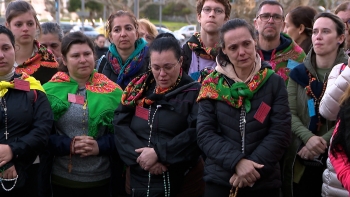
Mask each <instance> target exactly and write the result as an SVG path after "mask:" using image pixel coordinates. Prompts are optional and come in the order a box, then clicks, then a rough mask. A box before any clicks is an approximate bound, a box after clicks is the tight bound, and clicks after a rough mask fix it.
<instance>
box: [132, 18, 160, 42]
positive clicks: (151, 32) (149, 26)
mask: <svg viewBox="0 0 350 197" xmlns="http://www.w3.org/2000/svg"><path fill="white" fill-rule="evenodd" d="M137 22H138V23H139V26H140V25H142V26H144V27H145V28H146V31H147V32H148V34H149V35H150V36H152V37H153V39H154V38H155V37H156V36H157V35H158V30H157V28H156V26H155V25H153V23H151V21H149V20H148V19H146V18H141V19H139V20H138V21H137Z"/></svg>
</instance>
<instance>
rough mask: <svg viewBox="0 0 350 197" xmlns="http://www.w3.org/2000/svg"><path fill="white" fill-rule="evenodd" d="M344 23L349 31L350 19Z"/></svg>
mask: <svg viewBox="0 0 350 197" xmlns="http://www.w3.org/2000/svg"><path fill="white" fill-rule="evenodd" d="M343 23H345V27H346V28H348V29H349V25H350V18H349V19H347V21H343Z"/></svg>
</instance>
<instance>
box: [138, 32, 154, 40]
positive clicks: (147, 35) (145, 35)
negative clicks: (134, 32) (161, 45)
mask: <svg viewBox="0 0 350 197" xmlns="http://www.w3.org/2000/svg"><path fill="white" fill-rule="evenodd" d="M139 36H140V38H145V39H146V41H147V40H150V41H152V40H154V37H153V36H150V35H149V34H143V33H139Z"/></svg>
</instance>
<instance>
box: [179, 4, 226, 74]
mask: <svg viewBox="0 0 350 197" xmlns="http://www.w3.org/2000/svg"><path fill="white" fill-rule="evenodd" d="M196 7H197V20H198V23H199V25H200V31H199V32H196V33H194V35H192V36H191V38H190V39H189V40H188V41H187V42H186V43H185V44H184V45H183V50H184V53H185V56H186V58H185V62H184V71H185V72H186V73H188V74H189V75H190V76H191V77H192V78H193V79H195V80H198V79H199V78H200V76H201V78H204V77H205V75H206V74H208V72H206V71H210V70H212V69H213V68H214V67H215V66H216V61H215V59H216V55H217V53H218V45H219V29H220V28H221V27H222V25H223V24H224V23H225V22H226V21H227V20H228V19H229V18H230V13H231V4H230V1H229V0H198V1H197V6H196Z"/></svg>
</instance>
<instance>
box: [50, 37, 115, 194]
mask: <svg viewBox="0 0 350 197" xmlns="http://www.w3.org/2000/svg"><path fill="white" fill-rule="evenodd" d="M93 51H94V44H93V43H92V41H91V40H90V39H89V38H88V37H86V36H85V35H84V34H82V33H81V32H74V33H70V34H68V35H66V36H65V37H64V38H63V40H62V50H61V52H62V62H63V64H64V65H62V71H63V72H58V73H56V74H55V75H54V76H53V77H52V79H51V80H50V81H49V82H48V83H46V84H45V85H44V88H45V90H46V92H47V96H48V99H49V101H50V103H51V108H52V110H53V113H54V119H55V130H56V134H53V135H51V136H50V141H49V148H50V151H51V153H52V154H54V156H55V158H54V162H53V165H52V173H51V183H52V190H53V196H87V197H89V196H91V197H92V196H105V197H108V196H109V195H110V185H111V184H110V181H111V180H113V177H112V175H111V174H112V169H113V168H115V167H117V166H115V165H114V164H113V165H112V164H111V161H112V160H111V159H112V156H113V155H115V153H116V150H115V145H114V141H113V132H112V131H113V127H112V119H113V112H114V110H115V109H116V108H117V107H118V105H119V102H120V98H121V94H122V91H121V89H120V87H119V86H118V85H117V84H115V83H114V82H112V81H110V80H109V79H108V78H107V77H106V76H104V75H102V74H99V73H97V72H96V71H94V66H95V62H94V52H93ZM119 173H121V172H119ZM113 187H116V185H113Z"/></svg>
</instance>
